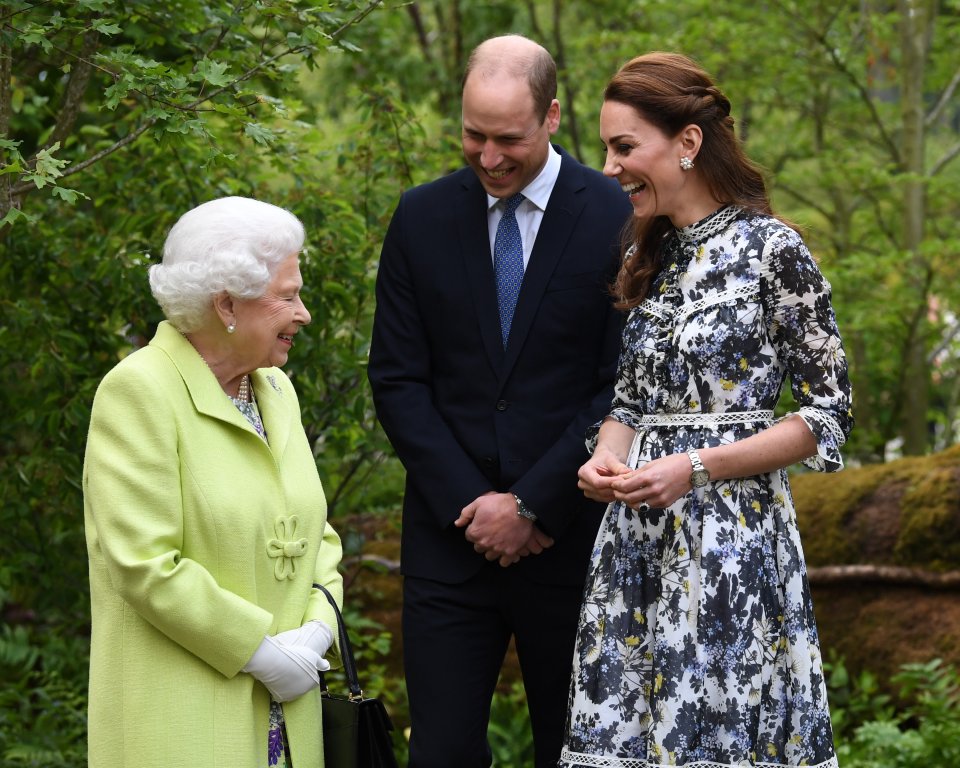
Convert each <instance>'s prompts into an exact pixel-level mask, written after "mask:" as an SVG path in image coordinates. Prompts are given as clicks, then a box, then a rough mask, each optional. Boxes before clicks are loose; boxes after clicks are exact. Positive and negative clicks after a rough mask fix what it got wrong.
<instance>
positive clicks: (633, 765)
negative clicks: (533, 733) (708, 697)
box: [560, 747, 839, 768]
mask: <svg viewBox="0 0 960 768" xmlns="http://www.w3.org/2000/svg"><path fill="white" fill-rule="evenodd" d="M560 763H561V765H563V766H567V767H568V768H576V767H577V766H586V768H595V767H596V766H599V768H741V765H742V764H741V765H735V764H734V763H718V762H716V761H714V760H697V761H696V762H693V763H679V764H670V765H668V764H667V763H651V762H650V761H649V760H642V759H640V758H636V757H605V756H602V755H587V754H584V753H582V752H571V751H570V750H569V749H567V748H566V747H564V748H563V751H562V752H561V753H560ZM752 765H754V766H755V768H799V766H800V764H799V763H797V764H796V765H795V766H793V765H790V764H786V763H752ZM804 768H839V763H838V762H837V758H835V757H831V758H830V759H829V760H825V761H824V762H822V763H817V764H816V765H809V766H804Z"/></svg>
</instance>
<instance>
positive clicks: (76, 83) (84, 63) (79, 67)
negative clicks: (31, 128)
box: [43, 29, 100, 149]
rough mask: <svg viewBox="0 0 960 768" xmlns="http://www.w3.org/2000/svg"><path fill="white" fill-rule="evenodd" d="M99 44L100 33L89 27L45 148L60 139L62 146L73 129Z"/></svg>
mask: <svg viewBox="0 0 960 768" xmlns="http://www.w3.org/2000/svg"><path fill="white" fill-rule="evenodd" d="M99 46H100V33H99V32H97V31H96V30H95V29H88V30H87V31H86V33H85V34H84V36H83V45H82V46H81V48H80V54H79V55H78V57H77V63H76V64H75V65H74V66H73V67H72V68H71V70H70V82H68V83H67V90H66V92H65V93H64V95H63V104H62V105H61V107H60V114H59V115H58V116H57V124H56V126H55V127H54V129H53V133H52V134H51V135H50V138H49V139H48V140H47V143H46V144H45V145H44V146H43V149H49V148H50V147H52V146H53V145H54V144H56V143H57V142H58V141H59V142H60V144H61V146H62V145H63V144H64V143H65V142H66V139H67V137H68V136H69V135H70V133H71V132H72V131H73V126H74V124H75V123H76V121H77V115H79V114H80V108H81V107H82V106H83V94H84V93H85V92H86V90H87V83H89V82H90V74H91V72H92V71H93V66H92V64H91V59H92V58H93V54H94V53H96V51H97V48H98V47H99Z"/></svg>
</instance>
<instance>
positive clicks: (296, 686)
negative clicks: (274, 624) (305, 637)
mask: <svg viewBox="0 0 960 768" xmlns="http://www.w3.org/2000/svg"><path fill="white" fill-rule="evenodd" d="M322 665H326V666H325V667H323V669H329V668H330V664H329V663H327V662H326V661H325V660H324V659H323V658H321V656H320V654H318V653H317V652H316V651H314V650H313V649H312V648H308V647H307V646H305V645H281V644H280V643H277V642H275V640H274V638H272V637H264V638H263V642H262V643H260V645H259V647H258V648H257V650H256V651H254V653H253V656H251V657H250V661H248V662H247V663H246V665H245V666H244V668H243V671H244V672H248V673H250V674H251V675H253V676H254V677H255V678H257V680H259V681H260V682H261V683H263V684H264V685H265V686H266V688H267V690H268V691H270V695H271V696H273V698H274V700H275V701H279V702H284V701H292V700H293V699H296V698H299V697H300V696H303V694H305V693H306V692H307V691H310V690H312V689H314V688H316V687H317V686H318V685H320V675H319V673H318V671H317V670H318V669H320V668H321V666H322Z"/></svg>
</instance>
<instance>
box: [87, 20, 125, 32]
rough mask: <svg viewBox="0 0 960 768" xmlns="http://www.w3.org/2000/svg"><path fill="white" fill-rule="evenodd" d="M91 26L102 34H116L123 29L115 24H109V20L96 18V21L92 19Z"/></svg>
mask: <svg viewBox="0 0 960 768" xmlns="http://www.w3.org/2000/svg"><path fill="white" fill-rule="evenodd" d="M93 28H94V29H95V30H97V32H100V33H101V34H104V35H116V34H118V33H120V32H122V31H123V30H122V29H121V28H120V27H118V26H117V25H116V24H111V23H110V22H108V21H104V20H103V19H97V20H96V21H94V22H93Z"/></svg>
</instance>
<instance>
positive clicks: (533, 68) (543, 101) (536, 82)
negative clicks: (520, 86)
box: [460, 35, 557, 123]
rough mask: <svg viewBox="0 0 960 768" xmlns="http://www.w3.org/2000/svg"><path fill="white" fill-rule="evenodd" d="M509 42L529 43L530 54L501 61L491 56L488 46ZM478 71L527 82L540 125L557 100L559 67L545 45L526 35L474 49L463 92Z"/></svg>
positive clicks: (520, 54) (512, 56) (503, 38)
mask: <svg viewBox="0 0 960 768" xmlns="http://www.w3.org/2000/svg"><path fill="white" fill-rule="evenodd" d="M509 39H515V40H516V41H518V42H519V41H526V42H528V43H530V46H529V51H528V52H525V53H515V54H512V55H508V56H502V57H501V56H493V55H491V53H490V50H489V48H490V46H487V45H486V44H487V43H493V44H494V45H495V44H496V43H497V42H500V41H506V40H509ZM478 69H479V70H480V71H481V73H482V74H483V75H484V76H490V75H494V74H497V73H498V72H500V71H501V70H506V71H507V73H508V74H510V75H512V76H513V77H522V78H525V79H526V81H527V86H528V87H529V88H530V95H531V96H532V97H533V111H534V114H536V115H537V118H538V119H539V120H540V122H541V123H542V122H543V121H544V120H545V119H546V117H547V112H548V111H549V109H550V105H551V104H552V103H553V100H554V99H555V98H557V63H556V62H555V61H554V60H553V56H551V55H550V52H549V51H547V49H546V48H544V47H543V46H542V45H540V44H539V43H535V42H534V41H533V40H530V39H529V38H526V37H523V35H503V36H502V37H499V38H497V37H495V38H490V39H489V40H485V41H484V42H483V43H480V45H478V46H477V47H476V48H474V49H473V52H472V53H471V54H470V58H469V59H467V66H466V69H464V72H463V80H462V81H461V83H460V86H461V89H462V88H463V86H465V85H466V84H467V78H468V77H470V75H471V74H472V73H473V72H474V70H478Z"/></svg>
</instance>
